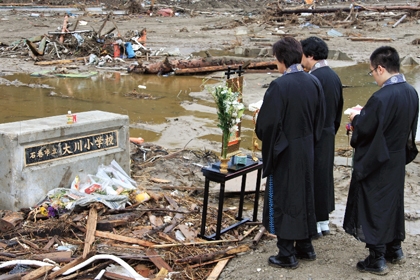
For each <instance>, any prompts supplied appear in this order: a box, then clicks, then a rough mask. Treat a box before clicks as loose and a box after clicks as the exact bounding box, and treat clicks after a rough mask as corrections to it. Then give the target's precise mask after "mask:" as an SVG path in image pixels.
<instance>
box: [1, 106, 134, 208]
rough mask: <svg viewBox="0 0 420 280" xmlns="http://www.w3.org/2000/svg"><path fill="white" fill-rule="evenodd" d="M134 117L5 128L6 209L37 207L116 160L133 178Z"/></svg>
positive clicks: (84, 117)
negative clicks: (77, 179) (50, 193)
mask: <svg viewBox="0 0 420 280" xmlns="http://www.w3.org/2000/svg"><path fill="white" fill-rule="evenodd" d="M128 129H129V119H128V116H124V115H119V114H113V113H108V112H103V111H89V112H82V113H77V122H76V123H73V124H67V117H66V115H65V114H63V115H61V116H54V117H48V118H41V119H33V120H27V121H21V122H13V123H4V124H0V178H2V179H1V180H0V209H7V210H13V211H17V210H19V209H20V208H23V207H30V206H34V205H35V204H36V203H38V202H39V201H40V200H41V199H43V198H44V197H45V195H46V194H47V192H48V191H50V190H52V189H55V188H63V187H70V184H71V182H72V181H73V179H74V178H75V177H76V175H79V177H80V179H81V180H83V179H85V178H86V176H87V175H88V174H96V172H97V169H98V166H100V165H101V164H104V165H109V164H110V163H111V161H112V160H115V161H116V162H118V164H119V165H120V166H121V167H122V168H123V169H124V171H125V172H126V173H127V174H130V155H129V131H128Z"/></svg>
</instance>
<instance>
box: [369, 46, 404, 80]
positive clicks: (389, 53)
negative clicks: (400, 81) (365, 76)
mask: <svg viewBox="0 0 420 280" xmlns="http://www.w3.org/2000/svg"><path fill="white" fill-rule="evenodd" d="M370 64H371V65H372V67H373V68H374V69H375V68H377V67H378V66H379V65H381V66H382V67H383V68H385V69H386V70H387V71H388V73H390V74H394V73H398V72H400V56H399V55H398V52H397V50H396V49H394V48H393V47H389V46H383V47H380V48H377V49H376V50H375V51H374V52H373V53H372V54H371V55H370Z"/></svg>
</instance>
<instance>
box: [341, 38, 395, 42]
mask: <svg viewBox="0 0 420 280" xmlns="http://www.w3.org/2000/svg"><path fill="white" fill-rule="evenodd" d="M349 39H350V40H352V41H363V42H392V39H391V38H374V37H350V38H349Z"/></svg>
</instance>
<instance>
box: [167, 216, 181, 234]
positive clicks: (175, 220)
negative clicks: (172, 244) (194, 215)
mask: <svg viewBox="0 0 420 280" xmlns="http://www.w3.org/2000/svg"><path fill="white" fill-rule="evenodd" d="M183 219H184V215H182V214H180V213H177V214H176V215H175V217H173V219H172V221H171V224H170V225H169V226H167V227H166V228H165V229H164V230H163V232H164V233H168V232H170V231H171V230H173V229H174V228H175V227H176V226H177V225H178V224H179V223H180V222H181V220H183Z"/></svg>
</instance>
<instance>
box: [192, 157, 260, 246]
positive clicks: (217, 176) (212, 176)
mask: <svg viewBox="0 0 420 280" xmlns="http://www.w3.org/2000/svg"><path fill="white" fill-rule="evenodd" d="M229 164H230V166H229V168H228V173H226V174H225V173H221V172H220V170H219V167H220V162H219V163H217V164H213V165H212V166H206V167H203V168H202V169H201V172H203V175H204V177H205V186H204V201H203V213H202V218H201V233H200V237H201V238H204V239H207V240H218V239H220V235H221V234H223V233H225V232H227V231H229V230H231V229H233V228H236V227H238V226H240V225H242V224H244V223H246V222H249V221H250V219H248V218H242V212H243V206H244V195H245V186H246V176H247V174H248V173H249V172H252V171H255V170H258V175H257V182H256V185H255V201H254V213H253V219H252V221H253V222H256V221H257V214H258V199H259V195H260V185H261V172H262V167H263V163H262V161H261V160H258V161H253V159H252V158H251V157H250V156H248V157H247V163H246V165H243V166H241V165H233V164H231V162H229ZM239 176H242V185H241V193H240V200H239V210H238V216H237V217H236V219H237V220H238V221H239V222H238V223H236V224H234V225H231V226H229V227H227V228H225V229H223V230H222V229H221V227H222V215H223V202H224V195H225V183H226V181H229V180H231V179H234V178H236V177H239ZM210 181H212V182H216V183H220V192H219V208H218V214H217V225H216V233H214V234H212V235H210V236H206V235H205V230H206V218H207V206H208V199H209V188H210Z"/></svg>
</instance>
